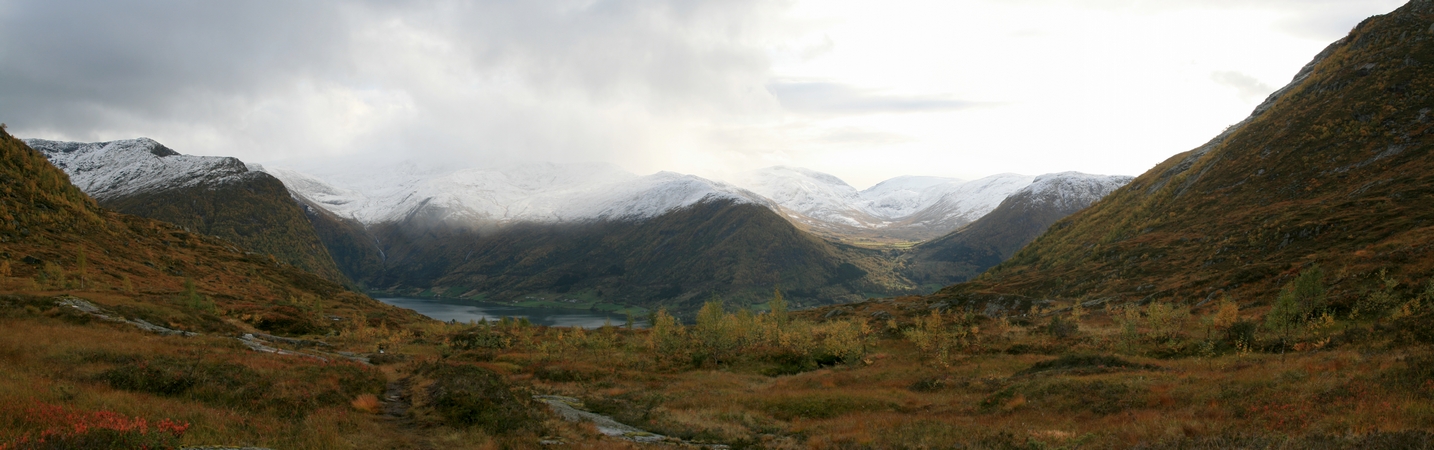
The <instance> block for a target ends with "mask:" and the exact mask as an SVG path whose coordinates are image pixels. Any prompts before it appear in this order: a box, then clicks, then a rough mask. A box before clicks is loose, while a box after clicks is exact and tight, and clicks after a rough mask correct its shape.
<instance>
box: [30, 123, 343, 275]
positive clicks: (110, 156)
mask: <svg viewBox="0 0 1434 450" xmlns="http://www.w3.org/2000/svg"><path fill="white" fill-rule="evenodd" d="M25 142H26V143H27V144H28V145H29V146H30V147H32V148H34V149H36V150H38V151H40V153H42V154H44V155H45V157H46V158H48V159H49V160H50V162H51V163H52V164H54V165H55V166H56V167H58V168H60V169H61V170H63V171H65V173H66V174H67V175H69V177H70V179H71V180H73V182H74V184H75V186H77V187H79V188H80V189H81V190H83V191H84V192H85V193H86V194H89V195H90V196H91V197H93V198H94V199H95V200H97V201H99V204H100V206H103V207H105V208H108V209H112V210H116V211H120V212H123V213H126V214H134V215H137V216H142V217H148V218H151V219H157V220H162V221H165V222H170V223H173V224H176V225H180V226H182V227H184V228H185V229H188V230H191V231H194V232H197V233H202V234H207V235H211V236H217V237H220V238H224V239H227V240H230V241H233V242H234V243H236V244H239V245H240V246H241V247H243V248H244V249H246V250H249V251H253V252H257V253H264V254H269V255H274V256H275V257H276V258H278V259H279V260H280V261H283V262H286V263H289V264H293V265H295V266H297V267H299V268H302V269H304V270H307V271H310V272H313V273H315V274H318V275H320V276H323V277H325V278H328V279H330V280H334V281H339V282H343V281H345V278H344V276H343V274H342V273H340V271H339V269H338V266H337V265H336V264H334V262H333V259H332V258H331V257H330V256H329V252H328V249H327V248H326V246H325V245H324V243H323V242H321V241H320V240H319V237H318V235H317V234H315V233H314V230H313V228H312V227H311V226H310V225H309V223H308V220H306V219H305V217H304V213H303V211H302V210H301V209H300V208H299V205H298V204H296V203H295V202H294V200H293V199H291V198H290V197H289V194H288V191H287V189H286V188H285V187H284V184H283V183H281V182H280V181H279V180H278V179H276V178H274V177H272V176H269V175H268V174H265V173H262V172H257V171H252V170H249V168H248V167H246V166H245V165H244V163H243V162H240V161H239V160H238V159H234V158H225V157H210V156H190V155H182V154H179V153H178V152H176V151H174V150H171V149H169V148H168V147H165V146H164V145H162V144H160V143H158V142H155V141H154V140H151V139H146V138H140V139H129V140H121V141H112V142H95V143H78V142H58V141H48V140H43V139H27V140H25Z"/></svg>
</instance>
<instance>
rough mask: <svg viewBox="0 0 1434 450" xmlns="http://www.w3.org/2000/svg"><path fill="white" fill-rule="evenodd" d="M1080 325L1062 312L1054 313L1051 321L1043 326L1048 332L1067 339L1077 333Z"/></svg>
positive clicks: (1043, 329) (1042, 329)
mask: <svg viewBox="0 0 1434 450" xmlns="http://www.w3.org/2000/svg"><path fill="white" fill-rule="evenodd" d="M1079 329H1080V325H1079V324H1078V323H1077V322H1076V321H1075V320H1073V319H1066V318H1064V317H1062V316H1061V315H1060V314H1052V315H1051V320H1050V322H1047V323H1046V326H1044V327H1042V328H1041V331H1044V332H1045V333H1046V334H1049V335H1051V336H1054V337H1056V338H1059V339H1066V338H1069V337H1072V336H1075V335H1076V332H1077V331H1079Z"/></svg>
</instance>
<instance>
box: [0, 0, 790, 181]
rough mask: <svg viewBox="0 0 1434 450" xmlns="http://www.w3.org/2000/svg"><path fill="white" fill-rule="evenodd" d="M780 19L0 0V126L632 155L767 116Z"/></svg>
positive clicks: (417, 148)
mask: <svg viewBox="0 0 1434 450" xmlns="http://www.w3.org/2000/svg"><path fill="white" fill-rule="evenodd" d="M788 6H789V5H787V3H785V2H783V1H767V0H697V1H680V0H671V1H666V0H553V1H543V2H511V1H500V0H490V1H471V2H468V1H464V2H458V1H438V0H434V1H423V0H417V1H397V2H387V1H372V2H341V1H336V0H333V1H324V0H314V1H305V2H286V1H254V2H190V1H181V0H156V1H133V0H118V1H106V2H98V3H96V2H81V1H65V0H59V1H46V2H18V1H8V0H0V118H3V120H5V121H6V122H8V123H9V124H10V127H11V130H12V131H13V132H16V133H18V134H21V135H25V136H35V137H51V138H62V139H77V140H102V139H114V138H125V137H134V136H138V135H144V136H150V137H154V138H156V139H159V140H161V141H162V142H165V143H166V144H167V145H170V146H172V147H174V148H176V149H180V151H184V152H188V153H199V154H229V155H237V156H240V157H244V158H247V159H251V160H272V159H275V158H282V157H286V156H291V155H296V154H306V155H312V154H320V155H323V154H327V155H338V154H355V153H365V152H367V153H392V152H406V153H414V154H418V155H421V156H424V157H444V158H450V159H463V160H466V161H469V162H473V161H489V160H504V159H509V160H513V159H525V158H545V159H552V160H565V159H581V160H611V159H613V158H620V157H638V158H640V157H641V156H642V153H643V151H647V152H649V153H650V152H653V151H658V150H659V147H660V146H662V145H666V144H669V143H670V137H671V136H672V135H676V134H680V133H681V132H682V128H683V126H685V125H684V124H686V123H690V122H702V121H711V120H724V119H726V118H733V117H761V116H762V115H764V114H775V113H776V112H778V107H777V105H776V102H775V101H774V100H773V99H772V98H771V95H770V94H769V93H767V92H766V91H765V89H763V87H764V84H765V82H766V81H767V80H768V79H770V77H771V76H772V75H771V71H770V68H769V66H770V62H769V60H768V59H769V56H768V53H767V50H766V49H767V48H769V47H771V46H772V43H773V42H779V41H781V40H783V39H786V38H787V35H785V34H784V33H786V31H784V30H785V29H784V28H783V24H782V20H783V19H782V12H783V11H784V10H785V8H787V7H788ZM628 152H631V153H634V154H636V156H624V155H627V154H628ZM619 153H621V154H619Z"/></svg>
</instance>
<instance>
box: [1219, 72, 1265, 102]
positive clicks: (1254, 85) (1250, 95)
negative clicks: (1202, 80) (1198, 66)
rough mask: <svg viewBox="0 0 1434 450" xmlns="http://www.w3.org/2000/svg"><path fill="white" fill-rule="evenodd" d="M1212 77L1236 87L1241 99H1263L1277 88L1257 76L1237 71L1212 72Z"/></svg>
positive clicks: (1230, 86) (1225, 84)
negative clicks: (1256, 77)
mask: <svg viewBox="0 0 1434 450" xmlns="http://www.w3.org/2000/svg"><path fill="white" fill-rule="evenodd" d="M1210 79H1211V80H1213V81H1215V82H1216V83H1220V84H1222V85H1224V86H1226V87H1229V88H1231V89H1234V90H1235V94H1236V95H1238V96H1240V100H1243V101H1247V102H1248V101H1251V100H1259V99H1262V98H1264V97H1265V96H1267V95H1270V93H1271V92H1274V91H1275V88H1273V87H1270V85H1268V84H1265V83H1264V82H1261V81H1260V80H1257V79H1255V77H1252V76H1249V75H1246V74H1243V73H1240V72H1235V71H1218V72H1211V73H1210Z"/></svg>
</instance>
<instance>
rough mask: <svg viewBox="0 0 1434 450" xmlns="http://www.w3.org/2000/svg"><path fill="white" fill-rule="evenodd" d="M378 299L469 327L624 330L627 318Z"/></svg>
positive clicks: (571, 311)
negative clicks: (505, 323) (511, 321)
mask: <svg viewBox="0 0 1434 450" xmlns="http://www.w3.org/2000/svg"><path fill="white" fill-rule="evenodd" d="M375 298H376V299H377V300H378V301H381V302H384V303H387V304H390V305H393V306H397V307H399V308H408V309H411V310H414V311H417V312H418V313H419V314H423V315H425V316H428V317H431V318H434V319H438V320H442V321H444V322H447V321H450V320H453V321H458V322H463V323H467V322H469V321H474V322H476V321H479V320H485V319H486V320H487V321H489V322H494V321H497V320H501V319H502V318H504V317H515V318H516V317H527V318H528V320H529V321H531V322H533V323H534V324H537V325H546V326H550V327H583V328H598V327H601V326H603V323H604V322H611V323H612V324H613V325H618V326H621V325H623V324H624V323H626V322H627V316H626V315H622V314H616V313H609V312H597V311H588V310H582V309H549V308H527V307H522V306H513V305H509V304H503V303H488V302H479V301H473V300H456V299H432V298H406V297H388V298H377V297H375ZM634 320H635V321H636V322H637V326H639V327H645V326H646V323H644V322H645V321H644V320H642V319H641V318H635V319H634Z"/></svg>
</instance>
